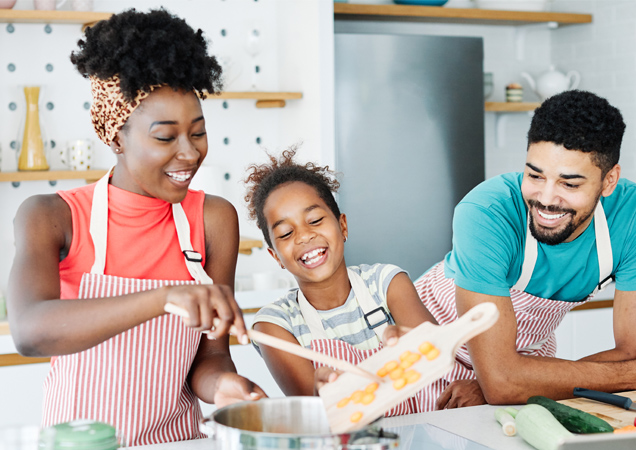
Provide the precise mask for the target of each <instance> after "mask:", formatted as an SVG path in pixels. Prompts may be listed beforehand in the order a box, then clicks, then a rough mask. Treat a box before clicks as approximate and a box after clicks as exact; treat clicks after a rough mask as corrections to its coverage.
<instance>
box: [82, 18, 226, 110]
mask: <svg viewBox="0 0 636 450" xmlns="http://www.w3.org/2000/svg"><path fill="white" fill-rule="evenodd" d="M78 46H79V48H80V50H79V51H78V52H73V53H72V54H71V62H72V63H73V64H74V65H75V66H76V67H77V70H78V71H79V72H80V74H82V76H83V77H85V78H88V77H89V76H95V77H97V78H99V79H102V80H106V79H109V78H110V77H112V76H114V75H118V76H119V78H120V80H121V90H122V93H123V95H124V98H125V99H126V100H128V101H131V100H133V99H134V98H135V96H136V94H137V92H138V91H148V90H149V89H150V87H151V86H157V85H168V86H170V87H172V88H173V89H184V90H186V91H192V90H194V91H196V92H197V93H198V94H199V96H201V97H202V98H205V92H204V91H207V92H208V93H210V94H214V93H216V92H218V91H220V90H221V87H222V83H221V66H220V65H219V63H218V61H217V60H216V58H214V57H213V56H208V53H207V42H206V40H205V39H204V38H203V32H202V31H201V30H200V29H199V30H197V31H194V30H193V29H192V28H191V27H190V26H189V25H188V24H187V23H186V22H185V20H183V19H180V18H178V17H177V16H174V15H172V14H170V13H169V12H167V11H166V10H164V9H157V10H151V11H149V12H147V13H143V12H138V11H136V10H135V9H134V8H132V9H129V10H126V11H124V12H121V13H119V14H115V15H113V16H112V17H111V18H110V19H108V20H104V21H101V22H97V24H95V25H94V26H92V27H90V28H87V29H86V36H85V38H84V39H81V40H80V41H78Z"/></svg>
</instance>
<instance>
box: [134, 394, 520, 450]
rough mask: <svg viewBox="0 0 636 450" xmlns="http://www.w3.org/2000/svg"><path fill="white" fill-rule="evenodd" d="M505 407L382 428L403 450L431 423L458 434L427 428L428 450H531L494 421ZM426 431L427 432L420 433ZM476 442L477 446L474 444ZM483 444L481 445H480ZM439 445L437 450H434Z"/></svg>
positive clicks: (174, 447) (414, 417)
mask: <svg viewBox="0 0 636 450" xmlns="http://www.w3.org/2000/svg"><path fill="white" fill-rule="evenodd" d="M502 407H503V406H491V405H483V406H473V407H468V408H459V409H449V410H444V411H434V412H428V413H421V414H411V415H407V416H399V417H391V418H388V419H383V420H382V421H381V425H382V427H383V428H385V429H387V430H388V431H392V432H395V433H397V434H399V435H400V449H401V450H419V449H421V448H422V445H423V444H424V443H423V442H422V440H421V435H420V436H415V432H416V431H418V425H423V424H430V425H433V426H434V427H437V428H440V429H442V430H446V431H449V432H451V433H454V434H455V435H459V436H462V437H463V438H466V439H468V440H470V441H473V442H472V443H468V442H466V440H465V439H461V438H458V437H457V436H452V435H449V434H448V433H444V432H440V431H439V430H437V429H436V428H433V427H427V430H426V432H427V433H428V437H429V438H430V439H431V442H426V444H427V445H426V449H427V450H436V449H448V450H471V449H475V450H477V449H483V448H484V447H482V446H485V447H486V448H491V449H496V450H532V449H533V448H532V447H531V446H530V445H528V444H526V443H525V442H524V441H523V440H522V439H521V438H520V437H519V436H512V437H508V436H505V435H504V434H503V432H502V431H501V426H500V425H499V424H498V423H497V421H496V420H495V410H496V409H498V408H502ZM419 431H422V432H424V430H421V429H420V430H419ZM475 443H476V444H475ZM477 444H481V445H477ZM435 445H437V447H435ZM135 448H138V449H149V450H150V449H152V450H154V449H157V450H158V449H160V448H161V449H165V450H199V449H201V450H203V449H206V450H221V449H220V448H217V447H216V446H215V442H214V440H213V439H198V440H193V441H182V442H172V443H169V444H157V445H147V446H139V447H135Z"/></svg>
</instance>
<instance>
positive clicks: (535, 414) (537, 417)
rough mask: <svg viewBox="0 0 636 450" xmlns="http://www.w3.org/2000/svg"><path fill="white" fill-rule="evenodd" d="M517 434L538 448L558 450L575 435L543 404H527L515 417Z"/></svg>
mask: <svg viewBox="0 0 636 450" xmlns="http://www.w3.org/2000/svg"><path fill="white" fill-rule="evenodd" d="M515 423H516V424H517V434H518V435H519V436H521V437H522V438H523V440H524V441H526V442H527V443H528V444H530V445H532V446H533V447H534V448H536V449H537V450H556V449H557V448H558V447H559V445H560V444H561V442H563V441H564V440H565V439H567V438H569V437H571V436H573V434H572V433H570V432H569V431H568V430H567V429H566V428H565V427H564V426H563V425H561V423H560V422H559V421H558V420H556V419H555V418H554V416H553V415H552V413H550V411H548V410H547V409H546V408H544V407H543V406H541V405H525V406H524V407H522V408H521V409H520V410H519V412H518V413H517V417H515Z"/></svg>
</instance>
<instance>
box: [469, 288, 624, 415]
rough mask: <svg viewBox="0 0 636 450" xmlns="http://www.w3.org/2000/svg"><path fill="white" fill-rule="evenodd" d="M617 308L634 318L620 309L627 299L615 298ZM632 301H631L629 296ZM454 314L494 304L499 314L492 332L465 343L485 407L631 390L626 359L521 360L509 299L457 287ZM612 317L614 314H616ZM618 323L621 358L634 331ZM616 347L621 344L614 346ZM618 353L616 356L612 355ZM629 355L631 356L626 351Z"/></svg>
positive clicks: (622, 321) (620, 320)
mask: <svg viewBox="0 0 636 450" xmlns="http://www.w3.org/2000/svg"><path fill="white" fill-rule="evenodd" d="M617 297H618V304H617V306H618V307H619V308H620V309H621V312H624V313H625V316H626V317H628V318H629V317H633V316H634V313H633V312H632V314H631V316H630V315H629V313H627V312H626V311H622V309H623V308H624V309H626V310H627V309H629V308H628V306H627V305H626V303H627V302H628V300H627V299H626V298H624V297H623V296H621V295H617ZM630 298H631V297H630ZM456 300H457V311H458V314H459V315H460V316H461V315H462V314H464V313H465V312H467V311H468V310H469V309H470V308H472V307H473V306H475V305H478V304H480V303H483V302H487V301H490V302H493V303H495V304H496V305H497V308H498V309H499V320H498V321H497V323H495V325H493V327H492V328H490V329H489V330H487V331H485V332H484V333H482V334H480V335H478V336H476V337H474V338H473V339H471V340H470V341H469V342H468V351H469V353H470V357H471V359H472V362H473V367H474V369H475V374H476V376H477V380H478V381H479V384H480V386H481V388H482V391H483V393H484V397H485V398H486V400H487V401H488V403H490V404H520V403H525V402H526V401H527V400H528V398H529V397H530V396H532V395H543V396H546V397H550V398H553V399H563V398H571V397H572V389H573V388H574V387H577V386H584V387H586V388H588V389H595V390H600V391H609V392H617V391H626V390H630V389H634V387H636V379H635V378H634V376H633V373H634V371H635V370H636V361H635V360H632V359H629V360H623V361H612V362H596V361H566V360H561V359H557V358H546V357H538V356H524V355H520V354H519V353H517V349H516V345H515V342H516V336H517V321H516V318H515V314H514V311H513V308H512V302H511V301H510V298H509V297H495V296H491V295H485V294H478V293H475V292H471V291H467V290H465V289H462V288H460V287H456ZM615 316H616V313H615ZM617 320H618V321H619V322H620V326H619V327H618V328H619V330H621V331H620V334H619V336H620V340H619V339H618V338H617V348H620V349H621V350H617V352H620V354H621V355H623V356H625V355H627V353H625V350H624V349H625V348H626V346H629V342H625V340H626V339H627V337H628V336H630V335H633V332H631V331H629V330H627V329H626V328H625V327H627V326H628V323H627V319H624V318H623V317H621V318H619V319H617ZM619 342H620V344H619ZM616 354H618V353H616ZM630 354H631V352H630Z"/></svg>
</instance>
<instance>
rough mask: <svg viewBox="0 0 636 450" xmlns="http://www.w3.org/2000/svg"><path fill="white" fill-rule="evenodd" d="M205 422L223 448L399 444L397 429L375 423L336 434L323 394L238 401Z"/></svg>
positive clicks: (343, 449)
mask: <svg viewBox="0 0 636 450" xmlns="http://www.w3.org/2000/svg"><path fill="white" fill-rule="evenodd" d="M200 428H201V431H202V432H203V433H205V434H207V435H208V436H210V437H212V438H214V440H215V441H216V442H217V445H218V448H222V449H223V450H225V449H236V450H255V449H277V450H281V449H325V450H354V449H355V450H389V449H395V448H397V447H398V445H399V438H398V436H397V435H396V434H393V433H387V432H383V431H382V428H380V427H379V426H377V425H375V423H371V424H369V425H367V426H366V427H365V428H363V429H362V430H359V431H356V432H353V433H345V434H332V433H331V432H330V431H329V422H328V421H327V414H326V412H325V407H324V406H323V403H322V400H321V399H320V398H319V397H284V398H265V399H262V400H259V401H256V402H241V403H235V404H233V405H230V406H226V407H225V408H221V409H218V410H216V411H215V412H214V413H212V415H210V416H209V417H207V418H205V419H203V421H202V422H201V427H200Z"/></svg>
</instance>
